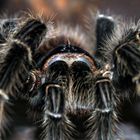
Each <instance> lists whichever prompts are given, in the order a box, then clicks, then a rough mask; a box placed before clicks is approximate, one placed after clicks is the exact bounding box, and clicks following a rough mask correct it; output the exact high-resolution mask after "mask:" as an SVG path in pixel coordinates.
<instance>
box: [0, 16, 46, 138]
mask: <svg viewBox="0 0 140 140" xmlns="http://www.w3.org/2000/svg"><path fill="white" fill-rule="evenodd" d="M11 23H12V22H9V23H8V24H7V22H6V23H5V24H3V30H4V32H1V35H2V36H0V40H1V43H0V137H2V135H3V131H4V128H5V125H6V122H7V121H8V120H9V119H8V120H7V121H6V118H7V115H6V114H7V112H8V111H7V109H6V106H9V103H7V102H10V96H11V95H12V96H14V97H15V96H16V95H19V91H20V90H21V89H22V88H23V87H24V83H25V81H26V80H27V78H28V76H29V72H30V69H31V68H32V66H33V65H32V53H33V52H34V50H35V48H34V47H36V45H39V43H40V41H41V38H42V37H43V36H44V33H45V31H46V26H45V25H44V24H43V23H41V22H40V21H37V20H35V19H28V20H27V21H26V22H24V24H22V25H20V28H19V30H18V31H17V32H15V31H12V29H11V32H9V36H7V34H8V31H9V30H10V29H8V28H9V24H10V25H11ZM17 26H18V25H17ZM17 93H18V94H17ZM1 139H2V138H1ZM1 139H0V140H1Z"/></svg>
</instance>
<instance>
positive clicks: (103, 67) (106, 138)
mask: <svg viewBox="0 0 140 140" xmlns="http://www.w3.org/2000/svg"><path fill="white" fill-rule="evenodd" d="M114 28H116V23H115V22H114V19H113V18H112V17H110V16H109V17H108V16H104V15H99V16H98V18H97V25H96V37H97V38H96V40H97V43H96V51H95V55H94V57H95V58H96V59H95V60H96V62H97V64H98V68H97V71H96V72H95V77H94V84H93V85H94V87H93V88H94V89H95V93H94V94H95V97H94V98H95V103H94V104H95V109H94V111H93V113H92V116H91V117H90V118H89V120H88V123H89V128H92V129H91V131H89V133H88V135H89V136H90V137H91V139H96V140H113V139H115V131H116V121H117V114H116V107H117V103H118V98H117V94H116V91H115V88H114V85H113V81H112V80H113V79H112V78H113V72H112V65H111V63H110V61H108V59H107V58H108V56H107V55H105V52H106V51H108V48H105V46H104V44H105V42H106V40H107V39H108V38H111V36H112V34H113V30H114ZM92 132H94V133H92Z"/></svg>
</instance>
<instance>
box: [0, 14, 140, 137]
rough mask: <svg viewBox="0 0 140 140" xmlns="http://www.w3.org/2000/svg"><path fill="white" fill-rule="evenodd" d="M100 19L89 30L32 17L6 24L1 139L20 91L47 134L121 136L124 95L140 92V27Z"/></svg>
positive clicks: (1, 53)
mask: <svg viewBox="0 0 140 140" xmlns="http://www.w3.org/2000/svg"><path fill="white" fill-rule="evenodd" d="M95 19H97V21H96V26H94V25H95V21H94V23H91V28H90V31H89V32H88V31H87V32H80V28H75V29H72V28H67V27H65V26H62V25H58V26H57V27H54V29H53V30H51V28H50V27H51V26H53V25H50V23H49V22H47V23H46V24H44V23H42V22H41V21H39V20H37V19H35V18H31V17H30V18H27V19H26V20H25V21H24V22H22V20H12V21H11V22H10V21H4V22H3V23H2V24H1V42H0V43H1V48H0V66H1V67H0V124H1V126H0V134H1V135H0V137H1V139H2V138H3V130H4V128H5V123H4V122H3V119H5V118H6V117H7V116H6V115H5V112H6V111H7V110H6V109H5V107H7V106H8V102H10V98H12V97H14V96H17V98H21V99H22V98H23V99H24V100H25V99H26V100H27V101H28V103H29V106H30V107H31V108H32V109H33V110H35V112H36V113H37V116H39V117H38V118H39V119H40V118H41V122H42V125H41V127H42V131H43V132H42V136H43V137H42V139H43V140H75V139H79V140H81V139H83V140H95V139H97V140H113V139H115V135H116V122H117V107H118V104H119V100H121V98H122V97H123V96H125V94H124V92H125V93H126V94H127V96H131V95H130V94H131V92H132V91H134V92H135V93H139V64H140V53H139V52H140V50H139V25H134V26H130V27H128V28H123V27H121V26H120V24H119V22H118V24H117V23H116V22H115V20H113V18H110V17H104V16H99V17H97V18H95ZM92 25H93V26H92ZM95 28H96V29H95ZM52 34H53V35H54V36H51V35H52ZM93 36H94V37H93ZM93 38H94V39H93ZM128 79H129V80H130V81H129V82H128V81H127V80H128ZM124 82H125V83H126V84H124ZM127 86H129V89H127V88H126V87H127ZM120 93H121V94H120ZM9 106H10V105H9ZM7 121H8V120H7Z"/></svg>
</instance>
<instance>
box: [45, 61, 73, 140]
mask: <svg viewBox="0 0 140 140" xmlns="http://www.w3.org/2000/svg"><path fill="white" fill-rule="evenodd" d="M47 74H48V76H47V78H46V82H47V83H45V85H44V86H45V89H44V90H43V91H45V106H44V119H43V127H44V136H43V137H44V140H46V139H48V140H60V139H61V140H68V139H69V140H70V139H72V138H71V132H72V130H73V129H74V128H73V125H72V123H71V121H70V120H69V119H68V117H67V116H66V96H67V90H66V89H67V86H68V66H67V65H66V64H65V62H61V61H60V62H59V61H58V62H55V63H54V64H52V65H50V66H49V70H47Z"/></svg>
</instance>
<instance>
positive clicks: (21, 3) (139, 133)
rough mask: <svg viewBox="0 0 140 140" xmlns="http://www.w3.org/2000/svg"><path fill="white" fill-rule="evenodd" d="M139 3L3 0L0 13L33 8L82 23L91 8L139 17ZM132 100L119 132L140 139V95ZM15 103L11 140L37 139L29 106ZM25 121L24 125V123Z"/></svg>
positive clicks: (125, 106) (122, 0)
mask: <svg viewBox="0 0 140 140" xmlns="http://www.w3.org/2000/svg"><path fill="white" fill-rule="evenodd" d="M139 7H140V1H139V0H132V1H130V0H0V15H1V17H3V16H4V15H5V14H6V15H8V16H11V17H12V16H14V15H16V14H19V13H21V12H23V11H33V12H34V13H37V14H38V13H40V14H42V15H43V17H44V18H48V17H49V16H50V15H57V16H55V18H54V20H58V21H59V20H64V21H66V22H68V23H71V24H79V23H80V24H82V21H83V20H82V17H83V15H84V16H85V15H86V14H88V12H89V9H90V11H93V12H95V13H96V12H97V11H100V13H104V14H109V15H118V16H121V17H122V18H124V19H127V20H128V19H133V20H135V21H138V19H139V18H140V14H139V13H140V10H139ZM130 100H131V101H124V104H123V105H121V106H120V115H119V119H120V121H121V123H120V126H119V127H120V128H121V132H119V133H122V134H123V135H122V139H123V140H124V139H125V140H140V99H139V98H137V99H136V98H133V99H130ZM19 102H20V103H21V104H23V105H25V108H28V107H27V106H26V103H25V102H23V101H18V102H17V104H19ZM14 107H15V112H17V114H18V119H17V118H16V121H15V122H16V126H17V127H15V128H14V130H13V135H12V136H11V137H10V139H9V140H35V134H34V132H35V131H36V128H35V127H34V126H32V125H31V124H32V123H30V121H29V120H28V121H27V120H26V121H25V120H24V119H25V118H24V112H25V110H26V109H25V108H24V109H23V110H22V109H21V107H20V106H16V105H15V106H14ZM14 107H13V108H14ZM23 120H24V121H23ZM21 121H22V123H21ZM21 124H22V126H20V125H21Z"/></svg>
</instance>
